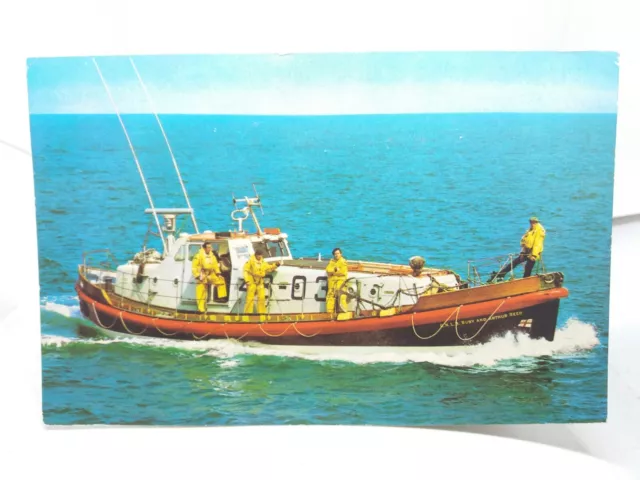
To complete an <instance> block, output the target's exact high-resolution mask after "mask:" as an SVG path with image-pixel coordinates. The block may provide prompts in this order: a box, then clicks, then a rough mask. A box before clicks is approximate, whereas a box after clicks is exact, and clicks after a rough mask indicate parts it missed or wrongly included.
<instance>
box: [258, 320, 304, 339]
mask: <svg viewBox="0 0 640 480" xmlns="http://www.w3.org/2000/svg"><path fill="white" fill-rule="evenodd" d="M291 325H295V324H293V323H291V324H289V326H288V327H287V328H285V329H284V330H283V331H282V332H281V333H279V334H278V335H275V334H274V335H272V334H271V333H269V332H267V331H265V329H264V328H262V324H261V323H259V324H258V326H259V327H260V330H262V333H264V334H265V335H267V336H269V337H281V336H282V335H284V334H285V333H287V330H289V329H290V328H291Z"/></svg>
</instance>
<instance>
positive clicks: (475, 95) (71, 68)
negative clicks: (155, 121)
mask: <svg viewBox="0 0 640 480" xmlns="http://www.w3.org/2000/svg"><path fill="white" fill-rule="evenodd" d="M131 58H132V59H133V61H134V62H135V65H136V67H137V69H138V71H139V72H140V75H141V77H142V80H143V81H144V83H145V85H146V87H147V90H148V92H149V94H150V96H151V99H152V104H153V106H152V104H150V102H149V101H148V100H147V97H146V96H145V94H144V90H143V89H142V87H141V85H140V83H139V81H138V78H137V76H136V74H135V71H134V70H133V67H132V65H131V63H130V61H129V57H124V56H122V57H96V61H97V63H98V65H99V67H100V70H101V71H102V74H103V76H104V78H105V81H106V82H107V84H108V86H109V88H110V90H111V93H112V95H113V99H114V101H115V103H116V105H117V108H118V110H119V111H120V112H121V113H152V112H153V111H154V110H155V111H156V112H157V113H165V114H166V113H183V114H223V115H226V114H230V115H349V114H393V113H454V112H531V113H533V112H535V113H543V112H566V113H615V112H616V111H617V89H618V66H617V63H618V62H617V55H616V54H614V53H608V52H422V53H421V52H404V53H335V54H290V55H275V54H274V55H183V56H178V55H171V56H133V57H131ZM27 66H28V71H27V81H28V87H29V108H30V113H32V114H43V113H47V114H64V113H94V114H100V113H114V112H115V110H114V106H113V105H112V104H111V102H110V100H109V96H108V95H107V92H106V90H105V87H104V85H103V84H102V82H101V79H100V76H99V75H98V72H97V69H96V67H95V65H94V63H93V61H92V59H91V58H89V57H65V58H37V59H29V60H28V61H27Z"/></svg>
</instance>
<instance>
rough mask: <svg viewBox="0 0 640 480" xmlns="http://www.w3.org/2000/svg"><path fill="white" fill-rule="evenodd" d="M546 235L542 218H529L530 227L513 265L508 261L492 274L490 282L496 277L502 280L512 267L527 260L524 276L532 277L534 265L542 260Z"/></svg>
mask: <svg viewBox="0 0 640 480" xmlns="http://www.w3.org/2000/svg"><path fill="white" fill-rule="evenodd" d="M545 236H546V231H545V229H544V227H543V226H542V224H541V223H540V220H538V217H531V218H530V219H529V229H528V230H527V231H526V232H525V233H524V235H523V236H522V239H521V240H520V247H521V250H520V255H518V257H517V258H515V259H514V260H513V265H512V262H507V263H506V265H504V266H503V267H502V268H501V269H500V271H499V272H498V273H497V274H494V275H492V276H491V278H490V279H489V282H492V281H493V279H494V278H496V277H497V278H498V280H502V279H503V278H504V276H505V275H506V274H507V273H509V272H510V271H511V269H512V268H515V267H516V266H518V265H520V264H521V263H523V262H526V264H525V266H524V275H523V278H526V277H530V276H531V272H532V271H533V266H534V265H535V263H536V262H537V261H539V260H540V255H541V254H542V250H543V249H544V238H545Z"/></svg>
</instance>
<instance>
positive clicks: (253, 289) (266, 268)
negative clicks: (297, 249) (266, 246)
mask: <svg viewBox="0 0 640 480" xmlns="http://www.w3.org/2000/svg"><path fill="white" fill-rule="evenodd" d="M278 266H279V264H277V263H267V262H266V261H264V251H263V250H261V249H257V250H256V251H255V253H254V254H253V255H251V258H249V260H248V261H247V263H245V264H244V281H245V283H246V284H247V299H246V300H247V301H246V304H245V306H244V313H253V306H254V298H255V295H256V293H257V294H258V313H259V314H264V313H267V306H266V293H265V288H264V277H265V276H266V275H267V274H268V273H271V272H273V271H274V270H275V269H276V268H278Z"/></svg>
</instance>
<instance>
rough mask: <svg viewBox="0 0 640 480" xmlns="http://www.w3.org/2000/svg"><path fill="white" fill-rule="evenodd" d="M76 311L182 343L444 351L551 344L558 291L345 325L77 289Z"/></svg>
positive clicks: (113, 326) (109, 325)
mask: <svg viewBox="0 0 640 480" xmlns="http://www.w3.org/2000/svg"><path fill="white" fill-rule="evenodd" d="M76 291H77V292H78V296H79V300H80V309H81V311H82V314H83V315H84V316H85V317H86V318H87V319H89V320H90V321H91V322H93V323H94V324H96V325H97V326H98V327H100V328H103V329H107V330H110V331H113V332H119V333H123V334H129V335H140V336H148V337H158V338H173V339H183V340H208V339H236V340H240V341H244V342H259V343H262V344H267V345H282V346H324V347H365V346H367V347H448V346H466V345H476V344H479V343H485V342H487V341H488V340H490V339H491V338H492V337H495V336H499V335H503V334H505V333H507V332H522V333H525V334H527V335H528V336H530V337H531V338H544V339H546V340H548V341H553V339H554V335H555V330H556V322H557V317H558V309H559V303H560V299H561V298H563V297H565V296H567V294H568V292H567V291H566V289H564V288H554V289H550V290H545V291H540V292H534V293H529V294H525V295H520V296H516V297H513V298H511V297H509V298H501V299H500V298H499V299H494V300H490V301H484V302H478V303H474V304H470V305H458V306H457V307H451V306H449V307H443V308H435V309H431V310H422V311H405V312H399V313H391V314H389V315H388V316H384V317H382V316H379V315H378V316H375V317H373V316H371V317H364V318H356V319H350V320H345V321H339V320H321V321H308V320H306V321H298V320H296V321H289V322H287V321H281V320H280V321H277V322H275V321H269V319H268V317H260V316H258V315H255V316H243V317H239V318H237V319H236V320H235V321H234V320H230V321H193V319H192V320H190V321H187V320H179V319H168V318H159V317H154V316H151V315H145V314H142V313H134V312H130V311H124V310H120V309H118V308H116V307H114V306H112V305H109V304H108V303H107V302H105V301H102V300H101V299H100V298H99V296H97V295H89V294H88V293H87V292H84V291H83V290H82V289H80V288H79V286H78V285H77V286H76Z"/></svg>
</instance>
